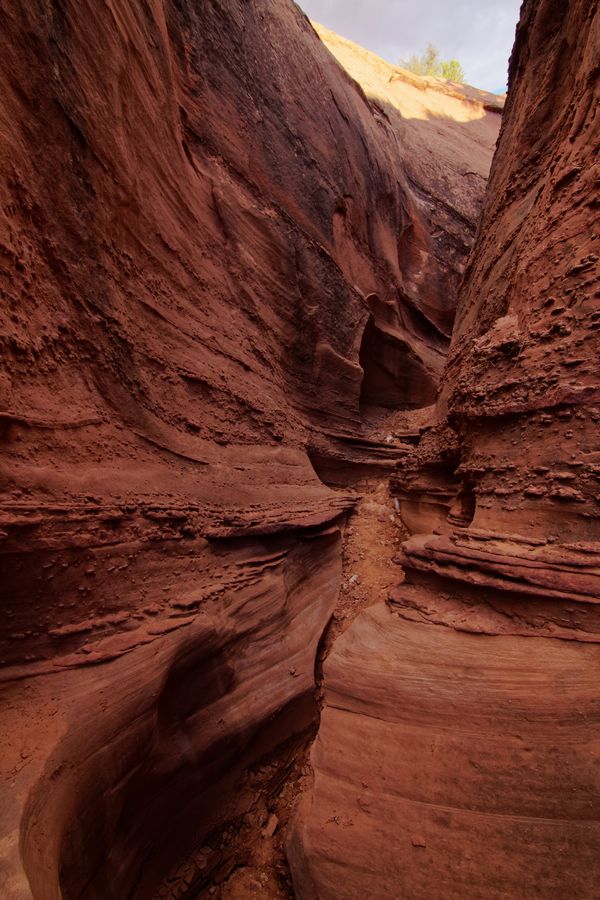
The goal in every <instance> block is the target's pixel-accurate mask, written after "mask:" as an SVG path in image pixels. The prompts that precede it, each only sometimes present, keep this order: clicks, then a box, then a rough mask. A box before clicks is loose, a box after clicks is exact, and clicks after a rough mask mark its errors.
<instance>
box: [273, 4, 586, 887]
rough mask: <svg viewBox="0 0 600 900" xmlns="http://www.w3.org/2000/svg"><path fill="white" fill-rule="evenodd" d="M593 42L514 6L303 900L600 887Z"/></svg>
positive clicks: (340, 723)
mask: <svg viewBox="0 0 600 900" xmlns="http://www.w3.org/2000/svg"><path fill="white" fill-rule="evenodd" d="M599 47H600V14H599V12H598V6H597V4H589V3H586V2H577V0H576V2H573V3H556V2H554V0H542V2H533V0H531V2H529V0H526V2H525V3H524V5H523V8H522V12H521V21H520V25H519V27H518V30H517V37H516V44H515V48H514V52H513V55H512V60H511V65H510V88H509V97H508V103H507V108H506V112H505V117H504V121H503V126H502V132H501V135H500V141H499V146H498V151H497V153H496V156H495V159H494V163H493V166H492V172H491V177H490V182H489V186H488V192H487V197H486V203H485V208H484V212H483V219H482V223H481V227H480V229H479V236H478V240H477V243H476V245H475V248H474V250H473V253H472V254H471V257H470V262H469V265H468V267H467V270H466V273H465V280H464V283H463V287H462V290H461V294H460V298H459V306H458V314H457V318H456V325H455V331H454V334H453V339H452V346H451V351H450V359H449V363H448V365H447V367H446V371H445V373H444V376H443V378H442V390H441V394H440V397H439V400H438V403H437V408H436V410H435V412H434V415H433V417H432V420H431V422H430V423H429V424H428V425H427V426H426V427H425V429H424V430H423V431H422V435H421V440H420V442H419V444H418V445H417V446H416V447H415V449H414V450H413V452H412V453H410V454H407V456H406V457H405V459H404V460H403V461H402V464H401V465H400V466H399V467H398V470H397V472H396V473H395V475H394V477H393V479H392V484H393V490H394V492H395V493H396V495H397V499H398V500H399V504H400V506H401V509H402V514H403V516H404V517H405V523H406V525H407V526H408V527H409V528H410V530H411V531H412V532H413V535H412V537H411V538H410V539H409V540H408V541H406V542H405V543H404V545H403V549H402V553H401V554H400V555H399V557H398V562H400V563H401V564H402V565H403V566H404V568H405V571H406V582H405V583H404V584H402V585H399V586H398V587H397V588H395V589H393V590H392V591H391V592H390V596H389V602H388V604H387V605H383V604H380V605H377V606H374V607H373V608H372V609H370V610H368V611H366V612H364V613H362V615H361V616H359V617H358V619H357V620H356V621H355V622H354V624H353V625H352V626H351V627H350V629H349V630H348V631H347V632H346V633H345V634H344V635H343V636H342V638H340V639H339V640H338V641H337V642H336V644H335V646H334V648H333V651H332V653H331V654H330V656H329V658H328V661H327V663H326V666H325V682H324V683H325V706H324V710H323V714H322V721H321V728H320V731H319V736H318V739H317V741H316V743H315V745H314V747H313V751H312V762H313V766H314V786H313V788H312V791H311V792H309V793H308V794H307V795H305V797H304V798H303V800H302V804H301V806H300V807H299V811H298V815H297V819H296V828H295V831H294V833H293V835H292V838H291V841H290V860H291V863H292V870H293V873H294V883H295V886H296V891H297V896H299V897H301V898H306V900H308V898H310V897H315V896H318V897H320V898H332V900H333V898H336V900H337V898H340V897H348V898H350V897H356V898H358V897H361V898H373V900H375V898H379V897H382V896H403V897H411V898H430V897H444V898H454V897H455V898H464V897H477V898H479V897H481V898H489V897H494V898H495V897H503V898H515V900H516V898H519V900H523V898H534V897H535V898H539V897H543V898H548V900H550V898H553V897H562V896H565V897H566V896H576V897H578V898H579V897H581V898H586V900H592V898H594V897H596V896H597V893H598V887H597V885H598V878H599V876H600V871H599V864H598V859H599V851H600V779H599V776H598V767H597V759H598V752H599V749H600V710H599V707H598V702H597V690H596V687H595V685H596V684H597V680H598V674H599V672H600V647H599V646H598V645H599V643H600V616H599V613H598V610H599V609H600V606H599V604H600V574H599V573H600V569H599V566H600V533H599V531H598V523H599V522H600V508H599V500H600V495H599V494H598V476H599V474H600V469H599V463H600V457H599V444H598V426H599V423H600V404H599V396H600V394H599V391H600V387H599V380H598V366H597V359H598V353H599V350H600V347H599V343H598V340H599V339H598V327H599V326H598V321H597V320H598V316H599V313H598V312H597V308H598V297H599V296H600V293H599V267H598V262H599V257H600V241H599V232H598V225H597V220H598V203H599V196H600V194H599V187H600V182H599V180H598V162H597V155H598V146H599V138H600V120H599V118H598V50H599ZM340 884H341V885H342V887H341V888H340Z"/></svg>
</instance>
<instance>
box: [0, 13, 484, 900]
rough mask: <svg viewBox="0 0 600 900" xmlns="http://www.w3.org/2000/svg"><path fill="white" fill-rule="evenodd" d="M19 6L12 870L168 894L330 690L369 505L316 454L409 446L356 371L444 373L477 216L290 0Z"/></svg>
mask: <svg viewBox="0 0 600 900" xmlns="http://www.w3.org/2000/svg"><path fill="white" fill-rule="evenodd" d="M0 25H1V27H0V49H1V54H0V56H1V59H2V65H1V66H0V85H1V90H0V96H1V101H0V121H1V123H2V127H1V129H0V135H1V137H0V162H1V169H2V176H3V177H2V183H1V185H0V193H1V203H0V258H1V266H0V281H1V285H2V292H3V300H4V303H3V326H4V327H3V331H2V354H3V363H4V365H3V371H2V376H1V377H2V381H1V385H0V388H1V398H2V405H1V408H0V422H1V436H2V442H3V450H4V453H3V464H2V465H3V483H2V496H1V504H0V527H1V529H2V547H1V549H2V558H1V561H0V569H1V572H0V577H1V583H2V591H3V598H2V623H1V626H0V659H1V660H2V666H3V668H2V675H1V677H2V723H1V725H2V732H3V736H4V738H5V740H4V742H3V744H4V746H3V750H2V757H1V765H2V803H0V827H1V835H2V843H1V848H2V849H1V853H2V860H1V871H2V875H1V877H2V881H1V882H0V885H1V886H0V893H2V895H3V896H5V897H7V898H25V897H30V896H34V897H36V898H44V900H45V898H56V897H63V898H71V897H81V896H86V897H98V898H102V900H106V898H109V897H115V898H118V900H121V898H123V897H125V896H128V897H149V896H152V895H153V893H154V892H159V894H160V895H161V896H163V895H165V894H164V891H163V888H162V887H161V885H163V886H164V879H165V878H166V877H168V874H169V872H170V871H171V868H172V867H173V866H176V865H177V864H178V863H179V860H180V857H181V858H183V859H185V858H186V857H187V855H188V854H189V853H192V852H193V851H194V848H197V847H198V846H200V847H201V846H202V841H203V838H204V835H205V834H206V832H207V831H208V830H209V829H210V828H212V827H214V826H216V825H218V824H219V823H221V822H222V821H224V820H226V819H227V818H228V817H231V816H235V815H237V814H239V813H240V809H239V808H238V805H236V804H237V803H238V800H237V799H236V797H235V795H234V792H233V785H234V783H235V780H236V778H237V777H238V776H239V775H240V772H241V771H242V770H243V768H244V767H245V766H247V765H248V764H249V763H250V762H252V761H255V760H256V759H258V758H259V757H260V756H261V754H263V753H265V752H267V751H268V750H270V749H272V748H273V747H274V746H276V745H277V744H278V743H279V742H280V741H281V740H283V739H284V738H287V737H289V736H290V735H293V734H294V733H296V732H298V731H299V730H302V729H304V728H306V727H307V723H308V722H309V721H310V718H311V716H313V715H314V707H313V706H312V690H313V687H314V665H315V659H316V649H317V644H318V641H319V639H320V637H321V634H322V632H323V630H324V628H325V626H326V624H327V621H328V619H329V616H330V614H331V610H332V608H333V604H334V602H335V598H336V594H337V587H338V583H339V578H340V566H341V563H340V560H341V549H340V522H341V517H342V516H343V514H344V513H345V511H346V510H347V509H348V508H349V507H350V505H351V503H352V502H353V499H354V498H353V497H351V496H349V495H348V494H346V493H343V492H342V493H339V492H333V491H331V490H329V489H328V488H326V487H325V486H324V485H323V483H322V481H321V480H320V479H319V478H318V477H317V475H316V474H315V468H317V469H318V470H320V467H321V466H323V467H325V468H326V467H327V466H328V465H331V463H332V461H334V462H335V461H336V460H337V461H340V462H341V463H343V464H344V465H347V466H355V465H356V464H360V465H363V466H368V465H371V466H375V467H376V468H377V467H381V466H383V467H386V466H387V467H389V466H390V465H391V464H392V463H393V462H394V461H395V459H397V457H398V454H399V453H400V452H404V451H403V447H404V444H403V442H402V441H397V442H396V443H397V444H398V445H400V444H402V446H398V447H396V450H394V447H393V446H390V445H389V443H386V441H385V440H383V439H381V436H380V435H379V434H375V435H371V433H370V432H369V430H368V428H367V426H366V425H365V423H364V416H363V410H362V409H361V386H362V385H363V384H367V385H371V386H373V385H375V386H377V385H378V384H379V383H380V381H381V378H383V379H384V381H385V383H386V385H387V386H388V387H389V385H390V380H391V379H392V377H394V378H395V375H396V374H397V373H400V372H401V373H402V381H401V383H400V384H399V386H398V387H397V388H396V389H395V392H394V393H393V396H392V397H391V398H390V399H389V401H388V402H391V403H392V404H393V405H395V406H399V407H402V408H405V407H406V408H410V407H415V406H421V405H423V404H424V403H427V402H430V401H431V400H432V399H433V397H434V396H435V392H436V389H437V384H438V380H439V375H440V372H441V369H442V365H443V360H444V356H445V352H446V349H447V335H448V322H449V321H450V320H451V318H452V315H453V309H454V306H455V300H456V298H455V295H454V294H453V292H452V290H449V289H446V287H444V289H443V290H442V289H441V287H440V285H446V283H447V284H448V285H452V284H453V283H454V276H455V273H456V271H457V270H458V269H457V267H459V266H460V265H462V264H464V256H465V252H466V251H465V248H466V246H467V244H468V238H466V239H465V242H464V246H463V245H460V246H459V245H457V244H456V242H452V241H449V242H448V248H447V250H446V249H445V245H444V241H443V240H441V239H439V237H438V236H436V235H437V231H436V228H437V225H436V223H435V222H434V223H433V224H432V222H431V221H430V217H429V209H430V206H431V201H429V200H428V201H427V203H424V202H423V198H422V193H423V191H425V192H426V193H427V188H425V187H422V186H421V185H420V184H419V183H418V177H417V176H415V174H414V171H412V170H409V166H408V164H407V163H406V157H407V155H408V154H409V152H412V151H409V150H407V151H403V150H402V144H401V142H400V141H399V139H398V133H397V131H396V126H395V125H394V124H393V123H392V121H391V117H388V116H387V115H386V114H385V110H383V112H382V107H381V104H379V105H377V104H374V103H373V102H372V101H371V100H369V99H368V98H367V97H366V95H365V93H364V92H363V90H362V89H361V88H360V87H359V86H358V85H357V84H356V83H355V82H354V81H353V80H352V79H351V78H350V77H349V76H348V75H347V73H345V72H344V71H343V70H342V69H341V68H340V67H339V65H338V64H337V63H336V61H335V60H334V59H333V58H332V56H331V54H330V53H329V51H328V50H327V49H326V48H325V47H324V46H323V44H322V43H321V41H320V40H319V39H318V37H317V35H316V34H315V32H314V30H313V28H312V26H311V25H310V23H309V22H308V20H307V19H306V18H305V17H304V16H303V15H302V14H301V12H300V11H299V10H298V8H296V7H295V6H294V4H292V3H291V2H283V0H261V2H258V3H252V4H249V3H247V2H243V0H227V2H224V3H218V4H217V3H201V4H192V3H180V2H166V3H163V4H158V5H156V4H154V5H148V4H143V3H131V2H125V0H122V2H121V0H118V2H114V3H111V4H99V3H96V2H93V0H88V2H83V3H74V2H66V3H61V4H54V5H52V4H41V5H40V4H37V5H35V4H19V3H8V4H5V5H4V7H3V9H2V11H0ZM469 103H470V101H469ZM469 103H467V101H465V102H464V103H458V106H456V111H457V112H456V115H454V114H452V113H450V118H452V119H453V122H452V124H450V125H448V124H446V125H445V128H446V130H447V133H448V134H449V133H451V132H455V133H456V140H457V141H458V140H459V138H458V135H459V134H462V133H463V131H464V129H465V124H464V117H463V114H462V113H464V110H466V109H467V108H468V109H471V107H470V106H469ZM461 110H462V113H461ZM475 118H477V117H475ZM481 118H485V114H484V113H483V112H482V114H481ZM493 121H494V124H495V127H496V128H497V127H498V124H499V117H498V116H496V115H495V116H494V120H493ZM406 127H407V128H408V127H409V125H408V123H407V124H406ZM486 127H487V126H486ZM488 131H489V135H488V137H489V144H490V146H488V148H487V152H488V160H489V158H490V156H491V131H490V129H489V128H488ZM486 133H487V132H486ZM422 140H423V141H424V142H425V143H426V142H427V139H426V135H425V134H424V135H423V138H422ZM460 140H461V141H462V138H461V139H460ZM475 144H477V141H476V142H475ZM475 144H474V145H473V146H475ZM465 147H466V145H465ZM480 149H481V148H479V149H478V151H477V166H478V172H479V169H481V170H482V171H481V173H480V174H481V175H483V174H485V173H484V172H483V169H484V156H485V154H483V153H482V152H480ZM415 165H416V163H415ZM460 178H461V179H462V173H461V174H460ZM456 180H457V182H458V181H459V176H458V175H457V176H456ZM473 185H475V187H470V188H469V192H468V196H469V203H470V204H471V205H470V207H469V209H470V212H469V214H468V215H470V216H471V220H470V228H471V231H472V229H473V225H474V221H475V216H476V214H477V211H478V210H477V198H478V197H479V199H480V200H481V197H482V194H483V181H482V178H481V177H478V179H477V180H476V181H474V182H473ZM428 196H429V195H428ZM461 254H462V256H461ZM461 259H463V263H461V262H460V260H461ZM426 272H432V273H434V274H433V275H432V276H431V278H427V277H424V275H423V273H426ZM435 285H438V287H437V288H435V290H434V287H435ZM365 334H368V339H367V340H363V336H364V335H365ZM384 350H385V359H386V363H385V366H384V372H383V375H381V373H379V372H378V371H375V372H374V367H375V363H378V362H379V360H380V359H381V357H382V356H383V354H384ZM375 368H376V367H375ZM362 399H363V401H364V400H365V398H362ZM376 399H377V398H376ZM366 401H367V405H372V403H373V398H372V397H369V396H367V397H366ZM362 405H363V406H364V403H363V404H362ZM393 443H394V441H392V444H393ZM406 446H408V447H409V446H410V442H407V444H406ZM311 461H312V462H311ZM313 465H314V467H315V468H313Z"/></svg>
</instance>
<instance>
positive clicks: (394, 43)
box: [297, 0, 521, 91]
mask: <svg viewBox="0 0 600 900" xmlns="http://www.w3.org/2000/svg"><path fill="white" fill-rule="evenodd" d="M297 2H298V3H299V5H300V6H301V7H302V9H303V10H304V11H305V13H306V14H307V15H308V16H310V18H311V19H315V20H316V21H317V22H320V23H321V25H325V26H326V28H331V29H332V31H336V32H337V33H338V34H340V35H341V36H342V37H345V38H349V39H350V40H351V41H354V42H355V43H356V44H360V45H361V46H362V47H365V48H366V49H367V50H372V51H373V52H374V53H377V54H378V55H379V56H382V57H383V58H384V59H387V60H388V62H391V63H397V62H398V61H399V60H400V59H401V58H404V59H405V58H406V57H408V56H410V55H411V54H412V53H417V54H419V55H420V54H421V53H422V52H423V50H424V49H425V47H426V46H427V44H428V43H430V42H431V43H432V44H434V45H435V46H436V47H438V48H439V50H440V54H441V57H442V59H452V58H455V59H458V60H459V61H460V62H461V63H462V67H463V69H464V70H465V75H466V81H467V82H468V83H469V84H472V85H474V86H475V87H478V88H482V89H483V90H487V91H503V90H505V89H506V77H507V76H506V73H507V68H508V58H509V56H510V51H511V49H512V45H513V41H514V37H515V27H516V24H517V21H518V18H519V9H520V6H521V0H297Z"/></svg>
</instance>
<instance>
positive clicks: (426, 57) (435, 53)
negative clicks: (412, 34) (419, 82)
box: [399, 44, 465, 81]
mask: <svg viewBox="0 0 600 900" xmlns="http://www.w3.org/2000/svg"><path fill="white" fill-rule="evenodd" d="M399 65H400V66H402V68H403V69H408V70H409V72H414V73H415V75H433V76H435V77H436V78H447V79H448V80H450V81H464V80H465V73H464V70H463V67H462V66H461V64H460V63H459V61H458V60H457V59H448V60H443V59H440V51H439V50H438V48H437V47H435V46H434V45H433V44H427V47H426V48H425V50H424V51H423V53H422V54H421V56H417V55H416V53H413V55H412V56H409V58H408V59H401V60H400V61H399Z"/></svg>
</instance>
